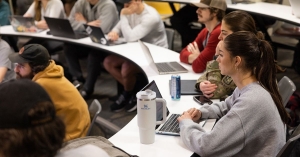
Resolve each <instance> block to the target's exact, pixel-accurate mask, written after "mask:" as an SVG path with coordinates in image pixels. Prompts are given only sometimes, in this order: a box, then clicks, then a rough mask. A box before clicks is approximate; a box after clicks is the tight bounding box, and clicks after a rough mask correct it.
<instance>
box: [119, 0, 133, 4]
mask: <svg viewBox="0 0 300 157" xmlns="http://www.w3.org/2000/svg"><path fill="white" fill-rule="evenodd" d="M130 1H131V0H117V2H119V3H122V4H124V3H129V2H130Z"/></svg>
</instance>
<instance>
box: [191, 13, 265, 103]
mask: <svg viewBox="0 0 300 157" xmlns="http://www.w3.org/2000/svg"><path fill="white" fill-rule="evenodd" d="M237 31H250V32H253V33H255V34H256V35H257V36H258V37H259V38H260V39H264V36H263V34H262V32H260V31H257V30H256V26H255V22H254V20H253V18H252V17H251V15H249V14H248V13H246V12H244V11H233V12H230V13H228V14H226V15H225V16H224V18H223V19H222V25H221V33H220V35H219V37H218V38H219V40H224V39H225V38H226V36H227V35H229V34H231V33H233V32H237ZM217 55H218V51H216V56H217ZM195 87H196V89H199V90H201V91H202V93H203V95H204V96H206V97H208V98H214V99H216V98H224V97H226V96H227V95H230V94H231V93H232V92H233V90H234V89H235V87H236V86H235V84H234V82H233V81H232V79H231V78H230V77H229V76H224V75H221V73H220V69H219V64H218V62H217V61H216V60H213V61H209V63H208V64H207V67H206V72H205V73H204V74H203V75H201V77H200V78H199V79H198V80H197V82H196V85H195Z"/></svg>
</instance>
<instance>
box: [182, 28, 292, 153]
mask: <svg viewBox="0 0 300 157" xmlns="http://www.w3.org/2000/svg"><path fill="white" fill-rule="evenodd" d="M237 43H238V44H237ZM217 61H218V62H219V67H220V70H221V74H222V75H228V76H230V77H231V78H232V80H233V81H234V83H235V84H236V85H237V88H236V89H235V90H234V92H233V94H232V95H231V96H229V97H228V98H226V100H225V101H222V102H218V103H213V104H211V105H203V107H201V108H200V109H195V108H192V109H189V110H188V111H186V112H184V113H183V114H182V115H181V116H180V117H179V118H178V121H179V126H180V137H181V139H182V141H183V143H184V144H185V145H186V146H187V147H188V148H189V149H190V150H191V151H194V152H195V153H197V154H198V155H200V156H276V154H277V153H278V152H279V151H280V149H281V148H282V147H283V145H284V144H285V141H286V139H285V129H284V125H285V124H287V122H288V121H289V115H288V114H287V113H286V110H285V108H284V106H283V104H282V99H281V96H280V94H279V91H278V86H277V82H276V65H275V63H274V54H273V52H272V48H271V46H270V44H269V43H268V42H267V41H265V40H261V39H259V38H258V37H257V36H256V35H255V34H253V33H252V32H246V31H239V32H234V33H232V34H230V35H228V36H227V37H226V38H225V39H224V41H220V50H219V56H218V58H217ZM207 118H218V119H219V120H218V122H217V123H216V124H215V126H214V128H213V129H212V130H211V131H210V132H205V131H204V130H203V128H202V127H201V126H199V124H198V123H195V122H196V121H199V120H201V119H207ZM193 121H195V122H193Z"/></svg>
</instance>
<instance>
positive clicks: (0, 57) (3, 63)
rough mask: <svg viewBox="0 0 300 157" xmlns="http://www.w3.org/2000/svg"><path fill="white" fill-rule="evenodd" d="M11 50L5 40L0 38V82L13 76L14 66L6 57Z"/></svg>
mask: <svg viewBox="0 0 300 157" xmlns="http://www.w3.org/2000/svg"><path fill="white" fill-rule="evenodd" d="M12 53H13V51H12V49H11V48H10V46H9V45H8V44H7V42H6V41H4V40H2V39H1V38H0V83H1V82H5V81H8V80H11V79H14V78H15V73H14V71H13V69H14V66H13V64H12V63H11V61H10V60H9V59H8V56H9V55H10V54H12Z"/></svg>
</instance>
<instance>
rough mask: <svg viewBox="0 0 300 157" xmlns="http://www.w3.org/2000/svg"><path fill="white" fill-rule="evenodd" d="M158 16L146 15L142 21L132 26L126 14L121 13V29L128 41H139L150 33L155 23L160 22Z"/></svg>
mask: <svg viewBox="0 0 300 157" xmlns="http://www.w3.org/2000/svg"><path fill="white" fill-rule="evenodd" d="M159 20H160V19H157V18H156V16H144V17H143V19H142V21H141V23H140V24H139V25H137V26H135V27H134V28H131V27H130V25H129V22H128V19H127V17H126V16H125V15H121V18H120V22H121V31H122V34H123V36H124V38H125V39H126V41H128V42H130V41H137V40H139V39H142V38H143V37H145V36H146V35H148V34H149V33H150V32H151V30H152V29H153V28H154V26H155V25H158V24H159Z"/></svg>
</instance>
